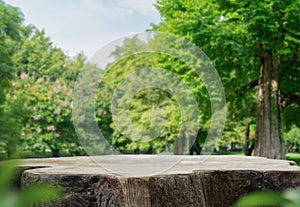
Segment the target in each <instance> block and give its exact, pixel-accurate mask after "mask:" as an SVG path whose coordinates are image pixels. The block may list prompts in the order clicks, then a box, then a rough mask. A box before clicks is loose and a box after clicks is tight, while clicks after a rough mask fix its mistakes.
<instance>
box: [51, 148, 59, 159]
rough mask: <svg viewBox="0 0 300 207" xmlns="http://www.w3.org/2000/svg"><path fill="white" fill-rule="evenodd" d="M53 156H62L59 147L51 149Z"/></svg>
mask: <svg viewBox="0 0 300 207" xmlns="http://www.w3.org/2000/svg"><path fill="white" fill-rule="evenodd" d="M51 152H52V157H60V150H59V149H51Z"/></svg>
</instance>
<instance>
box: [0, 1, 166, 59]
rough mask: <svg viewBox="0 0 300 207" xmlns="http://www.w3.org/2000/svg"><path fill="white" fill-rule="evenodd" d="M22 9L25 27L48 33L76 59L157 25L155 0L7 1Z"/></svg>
mask: <svg viewBox="0 0 300 207" xmlns="http://www.w3.org/2000/svg"><path fill="white" fill-rule="evenodd" d="M4 1H5V2H6V3H8V4H10V5H12V6H16V7H19V8H20V9H21V11H22V12H23V14H24V16H25V24H33V25H35V26H36V27H37V28H39V29H42V28H44V29H45V32H46V34H47V35H48V36H50V38H51V40H52V42H53V43H54V45H56V46H58V47H60V48H62V49H63V50H64V51H65V52H66V53H67V54H68V55H70V56H74V55H75V54H76V53H78V52H80V51H83V52H84V53H85V54H86V55H87V57H90V56H92V55H93V54H94V53H95V52H96V51H98V50H99V49H101V48H102V47H103V46H104V45H106V44H108V43H110V42H111V41H113V40H115V39H118V38H120V37H123V36H126V35H129V34H135V33H140V32H144V31H145V30H146V29H149V28H150V23H158V22H159V20H160V17H159V13H158V12H157V11H156V9H155V7H154V6H153V3H155V0H4Z"/></svg>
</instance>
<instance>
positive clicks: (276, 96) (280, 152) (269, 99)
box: [255, 51, 285, 159]
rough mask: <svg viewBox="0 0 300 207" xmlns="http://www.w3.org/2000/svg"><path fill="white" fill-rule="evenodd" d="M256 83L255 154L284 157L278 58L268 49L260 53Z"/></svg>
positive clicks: (274, 157) (276, 157)
mask: <svg viewBox="0 0 300 207" xmlns="http://www.w3.org/2000/svg"><path fill="white" fill-rule="evenodd" d="M261 60H262V61H261V62H262V64H261V67H260V77H259V83H258V103H257V119H256V140H255V155H256V156H261V157H267V158H272V159H285V146H284V136H283V117H282V105H281V94H280V89H279V85H278V79H279V68H280V59H279V58H277V57H274V56H272V54H271V53H270V52H269V51H263V52H262V54H261Z"/></svg>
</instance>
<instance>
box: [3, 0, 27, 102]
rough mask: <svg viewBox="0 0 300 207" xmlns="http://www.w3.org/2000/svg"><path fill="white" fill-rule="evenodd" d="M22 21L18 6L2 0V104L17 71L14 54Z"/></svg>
mask: <svg viewBox="0 0 300 207" xmlns="http://www.w3.org/2000/svg"><path fill="white" fill-rule="evenodd" d="M22 21H23V16H22V14H21V12H20V11H19V10H18V9H17V8H14V7H11V6H8V5H6V4H5V3H4V2H3V1H0V28H1V32H0V77H1V79H0V104H1V103H2V102H3V101H4V97H5V95H4V93H3V92H4V89H5V88H6V87H8V86H9V80H11V79H12V78H13V75H14V72H15V68H14V65H13V59H12V54H13V52H14V49H15V48H14V45H15V44H16V41H18V39H19V37H20V33H21V31H22V26H21V23H22Z"/></svg>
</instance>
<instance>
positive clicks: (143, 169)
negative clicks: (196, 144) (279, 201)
mask: <svg viewBox="0 0 300 207" xmlns="http://www.w3.org/2000/svg"><path fill="white" fill-rule="evenodd" d="M164 166H172V167H171V168H170V167H168V168H167V169H165V170H161V169H162V167H164ZM21 168H22V172H21V175H20V187H27V186H29V185H31V184H33V183H37V182H50V183H53V184H54V185H59V186H61V187H63V188H64V189H65V190H66V192H67V195H66V197H65V198H64V200H62V201H61V202H60V203H57V204H53V205H50V204H49V206H61V207H63V206H64V207H65V206H70V207H76V206H81V207H82V206H83V207H85V206H86V207H91V206H103V207H104V206H105V207H106V206H109V207H110V206H111V207H114V206H117V207H160V206H161V207H168V206H170V207H177V206H178V207H185V206H186V207H191V206H193V207H202V206H203V207H229V206H232V204H233V203H234V202H235V201H236V200H237V199H238V198H239V197H240V196H242V195H244V194H247V193H249V192H252V191H257V190H263V189H272V190H278V191H282V190H285V189H287V188H294V187H297V186H300V168H299V167H297V166H296V165H295V163H294V162H291V161H284V160H270V159H266V158H259V157H243V156H171V155H170V156H167V155H166V156H164V155H159V156H155V155H131V156H122V155H107V156H94V157H69V158H48V159H28V160H24V161H23V163H22V166H21Z"/></svg>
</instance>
